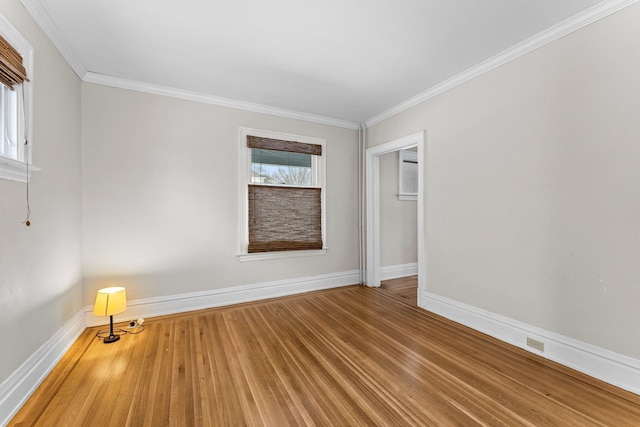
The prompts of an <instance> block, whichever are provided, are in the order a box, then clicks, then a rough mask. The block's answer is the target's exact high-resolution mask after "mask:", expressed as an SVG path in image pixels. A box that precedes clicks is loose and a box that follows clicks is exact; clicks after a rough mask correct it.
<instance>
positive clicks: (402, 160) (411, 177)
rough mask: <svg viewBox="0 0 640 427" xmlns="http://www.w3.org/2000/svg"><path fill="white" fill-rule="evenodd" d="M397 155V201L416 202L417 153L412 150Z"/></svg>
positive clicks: (401, 151) (402, 151)
mask: <svg viewBox="0 0 640 427" xmlns="http://www.w3.org/2000/svg"><path fill="white" fill-rule="evenodd" d="M398 153H399V155H398V158H399V163H398V199H399V200H418V153H417V152H416V151H412V150H400V151H399V152H398Z"/></svg>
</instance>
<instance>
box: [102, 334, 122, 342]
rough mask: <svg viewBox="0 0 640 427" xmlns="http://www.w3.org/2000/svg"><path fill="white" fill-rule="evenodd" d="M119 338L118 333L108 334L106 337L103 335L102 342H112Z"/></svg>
mask: <svg viewBox="0 0 640 427" xmlns="http://www.w3.org/2000/svg"><path fill="white" fill-rule="evenodd" d="M119 339H120V335H109V336H108V337H104V343H105V344H110V343H112V342H116V341H118V340H119Z"/></svg>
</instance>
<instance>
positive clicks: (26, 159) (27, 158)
mask: <svg viewBox="0 0 640 427" xmlns="http://www.w3.org/2000/svg"><path fill="white" fill-rule="evenodd" d="M20 95H22V102H21V104H22V131H23V134H24V163H25V164H26V166H27V217H26V218H25V219H24V221H22V223H23V224H24V225H26V226H27V227H29V226H30V225H31V221H30V220H29V217H30V216H31V205H30V204H29V161H30V160H31V156H29V148H31V147H30V146H29V139H28V135H27V132H28V130H29V129H28V126H27V107H26V105H25V104H26V102H25V99H24V83H22V84H21V85H20Z"/></svg>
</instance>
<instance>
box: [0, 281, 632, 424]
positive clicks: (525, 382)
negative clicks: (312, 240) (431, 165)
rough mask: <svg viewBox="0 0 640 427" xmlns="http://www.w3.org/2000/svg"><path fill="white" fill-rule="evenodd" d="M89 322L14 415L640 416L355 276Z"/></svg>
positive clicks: (627, 402) (538, 419)
mask: <svg viewBox="0 0 640 427" xmlns="http://www.w3.org/2000/svg"><path fill="white" fill-rule="evenodd" d="M95 332H96V330H95V329H88V330H87V331H86V332H85V333H84V334H83V335H82V336H81V337H80V338H79V339H78V341H77V342H76V343H75V344H74V345H73V346H72V348H71V350H70V351H69V352H68V354H67V355H66V356H65V357H64V358H63V359H62V361H61V362H60V363H59V365H58V366H57V367H56V368H55V369H54V371H53V372H52V373H51V374H50V375H49V377H48V378H47V379H46V380H45V381H44V382H43V383H42V385H41V386H40V387H39V389H38V390H37V391H36V392H35V394H34V395H33V396H32V397H31V398H30V399H29V400H28V401H27V403H26V404H25V405H24V407H23V408H22V409H21V411H20V412H19V413H18V414H17V415H16V417H15V418H14V419H13V421H12V423H11V424H10V425H12V426H13V425H15V426H25V425H36V426H59V427H62V426H65V427H66V426H243V425H247V426H260V425H266V426H278V427H280V426H289V425H318V426H432V425H445V426H446V425H451V426H472V425H491V426H493V425H502V426H520V425H526V426H551V425H554V426H603V425H609V426H616V427H619V426H638V425H640V396H637V395H634V394H631V393H628V392H625V391H623V390H620V389H617V388H615V387H612V386H610V385H607V384H605V383H602V382H599V381H597V380H594V379H592V378H589V377H587V376H585V375H582V374H579V373H577V372H575V371H572V370H570V369H568V368H564V367H562V366H559V365H556V364H554V363H552V362H548V361H546V360H544V359H542V358H538V357H537V356H534V355H530V354H528V353H526V352H524V351H522V350H520V349H517V348H515V347H512V346H509V345H506V344H504V343H501V342H499V341H496V340H493V339H491V338H489V337H487V336H485V335H482V334H479V333H477V332H473V331H471V330H469V329H467V328H464V327H462V326H459V325H457V324H455V323H453V322H450V321H447V320H445V319H442V318H440V317H438V316H436V315H433V314H430V313H428V312H425V311H423V310H421V309H418V308H414V307H411V306H409V305H407V304H403V303H399V302H398V300H397V299H396V298H394V297H391V296H389V295H388V294H387V293H386V292H385V291H381V290H377V289H370V288H365V287H362V286H349V287H345V288H339V289H335V290H329V291H321V292H315V293H309V294H304V295H299V296H293V297H287V298H280V299H276V300H268V301H264V302H258V303H250V304H243V305H237V306H230V307H222V308H216V309H209V310H203V311H199V312H193V313H188V314H183V315H174V316H168V317H164V318H156V319H150V320H148V321H147V323H146V330H145V331H144V332H143V333H141V334H139V335H125V336H123V337H122V339H121V340H120V341H118V342H116V343H113V344H103V343H102V342H100V341H98V340H97V339H96V338H95V337H94V334H95Z"/></svg>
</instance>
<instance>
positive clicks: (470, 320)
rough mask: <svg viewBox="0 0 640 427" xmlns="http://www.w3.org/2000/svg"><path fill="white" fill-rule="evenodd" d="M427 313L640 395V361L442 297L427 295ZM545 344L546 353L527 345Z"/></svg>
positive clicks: (425, 307)
mask: <svg viewBox="0 0 640 427" xmlns="http://www.w3.org/2000/svg"><path fill="white" fill-rule="evenodd" d="M424 301H425V306H424V307H423V308H424V309H426V310H429V311H431V312H434V313H436V314H438V315H440V316H443V317H446V318H447V319H450V320H453V321H454V322H458V323H461V324H463V325H465V326H468V327H470V328H473V329H475V330H477V331H480V332H483V333H485V334H487V335H490V336H492V337H494V338H497V339H499V340H501V341H504V342H507V343H509V344H512V345H514V346H516V347H520V348H522V349H524V350H527V351H529V352H531V353H534V354H538V355H540V356H542V357H544V358H546V359H549V360H553V361H554V362H558V363H560V364H562V365H565V366H568V367H570V368H572V369H575V370H576V371H579V372H582V373H584V374H587V375H589V376H591V377H594V378H597V379H599V380H602V381H605V382H607V383H609V384H612V385H615V386H617V387H620V388H622V389H625V390H628V391H630V392H632V393H635V394H638V395H640V360H637V359H633V358H631V357H627V356H623V355H621V354H618V353H614V352H612V351H609V350H605V349H603V348H600V347H596V346H594V345H591V344H587V343H584V342H581V341H577V340H574V339H572V338H569V337H565V336H563V335H559V334H556V333H554V332H550V331H546V330H544V329H541V328H538V327H535V326H531V325H528V324H526V323H522V322H518V321H516V320H513V319H510V318H508V317H504V316H501V315H498V314H495V313H491V312H489V311H486V310H482V309H479V308H477V307H473V306H470V305H467V304H463V303H460V302H457V301H454V300H451V299H448V298H445V297H441V296H439V295H435V294H430V293H425V299H424ZM527 337H531V338H533V339H535V340H538V341H541V342H543V343H544V352H541V351H538V350H536V349H534V348H532V347H529V346H527V345H526V342H527Z"/></svg>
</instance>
